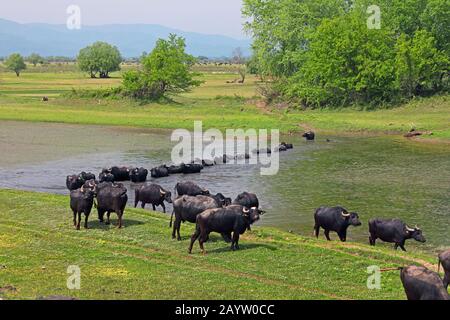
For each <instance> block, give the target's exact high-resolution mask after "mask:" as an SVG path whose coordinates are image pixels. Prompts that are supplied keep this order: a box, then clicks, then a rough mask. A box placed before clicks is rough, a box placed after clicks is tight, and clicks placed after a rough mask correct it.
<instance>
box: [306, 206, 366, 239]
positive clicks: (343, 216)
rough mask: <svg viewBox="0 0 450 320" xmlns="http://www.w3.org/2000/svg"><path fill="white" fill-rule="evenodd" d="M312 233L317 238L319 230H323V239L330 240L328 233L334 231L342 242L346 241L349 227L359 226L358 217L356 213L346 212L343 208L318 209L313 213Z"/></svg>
mask: <svg viewBox="0 0 450 320" xmlns="http://www.w3.org/2000/svg"><path fill="white" fill-rule="evenodd" d="M314 221H315V224H314V232H315V235H316V237H317V238H318V237H319V231H320V228H323V229H324V230H325V237H326V238H327V240H328V241H331V239H330V231H335V232H336V233H337V234H338V236H339V239H340V240H341V241H342V242H345V241H346V240H347V229H348V227H349V226H360V225H361V222H360V221H359V216H358V214H357V213H356V212H348V211H347V210H346V209H345V208H343V207H333V208H329V207H320V208H319V209H317V210H316V212H315V213H314Z"/></svg>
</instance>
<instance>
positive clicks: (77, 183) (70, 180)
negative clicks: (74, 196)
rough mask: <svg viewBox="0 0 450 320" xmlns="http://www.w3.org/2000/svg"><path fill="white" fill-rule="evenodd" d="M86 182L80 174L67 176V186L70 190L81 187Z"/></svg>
mask: <svg viewBox="0 0 450 320" xmlns="http://www.w3.org/2000/svg"><path fill="white" fill-rule="evenodd" d="M84 182H85V181H84V180H83V178H82V177H81V176H80V175H76V174H73V175H70V176H67V177H66V187H67V189H69V190H70V191H73V190H77V189H80V188H81V186H82V185H83V184H84Z"/></svg>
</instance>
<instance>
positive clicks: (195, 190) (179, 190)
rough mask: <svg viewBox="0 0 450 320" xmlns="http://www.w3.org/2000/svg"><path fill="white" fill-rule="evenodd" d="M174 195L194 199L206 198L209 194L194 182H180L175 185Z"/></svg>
mask: <svg viewBox="0 0 450 320" xmlns="http://www.w3.org/2000/svg"><path fill="white" fill-rule="evenodd" d="M175 194H176V195H178V196H184V195H187V196H193V197H195V196H198V195H203V196H208V195H209V194H210V193H209V190H208V189H204V188H201V187H200V186H198V185H197V184H195V183H194V182H191V181H182V182H178V183H177V184H176V185H175Z"/></svg>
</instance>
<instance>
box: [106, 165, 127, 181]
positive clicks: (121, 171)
mask: <svg viewBox="0 0 450 320" xmlns="http://www.w3.org/2000/svg"><path fill="white" fill-rule="evenodd" d="M104 172H105V170H104ZM106 172H108V173H111V174H112V175H113V176H114V180H115V181H129V180H130V169H129V168H127V167H112V168H110V169H107V170H106Z"/></svg>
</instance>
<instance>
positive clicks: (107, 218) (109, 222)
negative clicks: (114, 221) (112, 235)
mask: <svg viewBox="0 0 450 320" xmlns="http://www.w3.org/2000/svg"><path fill="white" fill-rule="evenodd" d="M110 216H111V212H110V211H108V212H107V213H106V223H105V224H111V221H110V220H109V217H110Z"/></svg>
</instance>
